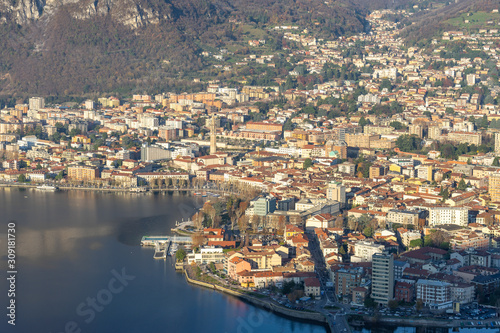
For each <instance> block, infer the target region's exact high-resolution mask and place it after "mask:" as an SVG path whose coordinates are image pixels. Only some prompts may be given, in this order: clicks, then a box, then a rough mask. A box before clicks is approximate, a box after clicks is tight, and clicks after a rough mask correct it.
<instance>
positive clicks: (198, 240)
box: [191, 232, 205, 248]
mask: <svg viewBox="0 0 500 333" xmlns="http://www.w3.org/2000/svg"><path fill="white" fill-rule="evenodd" d="M191 240H192V241H193V248H195V247H200V246H201V245H203V243H204V242H205V238H204V237H203V235H202V234H201V232H195V233H194V234H192V235H191Z"/></svg>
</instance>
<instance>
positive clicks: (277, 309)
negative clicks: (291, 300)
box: [182, 266, 334, 333]
mask: <svg viewBox="0 0 500 333" xmlns="http://www.w3.org/2000/svg"><path fill="white" fill-rule="evenodd" d="M182 271H183V274H184V277H185V278H186V281H187V282H188V283H190V284H193V285H196V286H200V287H205V288H208V289H212V290H215V291H219V292H222V293H223V294H227V295H231V296H234V297H237V298H239V299H241V300H243V301H245V302H248V303H250V304H252V305H254V306H256V307H259V308H262V309H264V310H266V311H269V312H271V313H273V314H276V315H281V316H283V317H286V318H288V319H291V320H297V321H304V322H309V323H313V324H317V325H321V326H323V327H325V328H326V329H327V332H330V333H332V332H334V328H333V327H331V326H330V325H329V322H328V320H327V318H326V317H325V315H323V314H322V313H319V312H303V311H297V310H292V309H288V308H285V307H283V306H279V305H276V304H274V303H271V302H269V301H267V300H262V299H258V298H256V297H253V296H250V295H247V294H245V293H242V292H239V291H236V290H232V289H228V288H226V287H223V286H219V285H216V284H211V283H207V282H203V281H199V280H196V279H192V278H190V277H189V274H188V272H187V270H186V269H184V266H183V268H182Z"/></svg>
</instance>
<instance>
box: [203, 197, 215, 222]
mask: <svg viewBox="0 0 500 333" xmlns="http://www.w3.org/2000/svg"><path fill="white" fill-rule="evenodd" d="M203 211H204V212H205V213H206V214H208V216H210V219H211V220H212V228H215V223H216V221H215V215H216V213H217V212H216V211H215V208H214V207H213V206H212V205H211V204H210V203H208V202H207V203H206V204H205V206H203Z"/></svg>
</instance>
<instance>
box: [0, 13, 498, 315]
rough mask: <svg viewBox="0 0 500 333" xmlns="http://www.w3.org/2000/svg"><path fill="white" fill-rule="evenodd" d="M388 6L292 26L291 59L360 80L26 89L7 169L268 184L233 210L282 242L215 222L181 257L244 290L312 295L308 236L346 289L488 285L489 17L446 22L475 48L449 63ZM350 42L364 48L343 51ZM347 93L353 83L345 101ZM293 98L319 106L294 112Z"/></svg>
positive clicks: (84, 179) (12, 128)
mask: <svg viewBox="0 0 500 333" xmlns="http://www.w3.org/2000/svg"><path fill="white" fill-rule="evenodd" d="M387 14H403V15H407V13H406V12H404V11H400V12H397V13H395V12H393V11H377V12H374V13H372V15H370V16H369V17H368V19H369V21H370V23H371V25H372V32H371V33H369V34H360V35H356V36H351V37H343V38H339V39H336V40H332V41H325V40H319V39H318V40H317V39H316V38H314V37H312V36H310V35H309V34H308V33H304V32H298V29H296V27H294V28H293V29H286V31H287V32H285V34H284V38H285V39H289V40H292V41H294V42H297V43H300V44H301V45H303V46H304V48H305V49H301V50H297V51H293V54H291V55H290V57H288V58H287V61H292V60H291V59H292V58H294V57H292V56H297V59H300V60H298V61H297V62H296V63H293V65H295V66H301V68H303V69H304V68H305V71H306V72H307V73H321V71H322V70H323V67H324V65H325V64H329V65H330V66H338V68H346V67H349V66H354V68H356V69H357V71H358V74H359V75H358V77H357V79H355V80H347V79H345V78H343V79H342V78H341V79H335V78H333V79H331V80H330V81H327V82H323V83H320V84H316V85H314V87H313V89H287V90H283V89H282V91H280V89H278V87H277V86H274V85H273V86H269V87H257V86H244V87H243V88H241V89H237V88H228V87H224V85H223V84H222V83H221V82H220V81H214V82H211V83H210V84H209V85H208V87H207V91H205V92H199V93H193V94H175V93H164V94H159V95H156V96H150V95H133V96H132V98H130V99H127V100H120V99H118V98H116V97H106V98H100V99H99V100H98V103H97V101H91V100H89V101H85V102H84V103H81V104H80V105H78V104H77V105H71V106H61V105H58V106H53V105H47V103H45V101H44V99H43V98H41V97H33V98H30V99H29V102H28V104H18V105H16V106H15V107H12V108H5V109H3V110H1V111H0V153H1V155H0V157H1V161H0V162H1V164H0V180H1V181H4V182H17V181H31V182H32V183H43V182H46V181H57V182H60V183H61V184H79V185H82V184H83V185H88V186H117V187H123V188H137V187H141V186H144V187H148V188H169V187H174V186H183V187H187V186H192V185H194V184H205V183H207V182H211V183H214V184H219V185H231V186H234V188H238V189H244V188H246V189H254V190H256V193H260V195H257V196H256V197H252V198H246V199H247V201H248V207H247V208H246V210H245V212H244V214H243V218H245V219H247V224H248V225H249V226H252V227H253V228H254V231H255V232H257V234H258V232H259V231H272V232H274V233H275V234H276V235H278V236H277V239H275V240H271V241H265V242H262V241H260V240H258V239H257V238H255V239H252V244H246V246H240V248H237V247H236V245H237V244H236V242H235V241H232V240H228V239H227V237H225V236H224V233H223V231H222V230H223V229H213V230H205V234H204V235H205V240H206V242H204V245H203V247H202V248H201V250H200V252H197V253H192V254H190V255H189V256H188V260H189V262H193V263H199V264H202V263H208V262H215V263H217V264H220V265H221V267H222V269H224V270H225V271H226V273H227V275H228V277H229V278H230V279H232V280H233V281H236V282H238V283H239V284H241V285H242V286H244V287H245V286H246V287H250V286H251V287H259V288H264V287H268V286H270V285H277V286H279V285H282V284H283V283H285V282H289V281H294V282H296V283H303V284H304V288H305V290H306V293H307V294H311V295H315V296H319V295H320V288H321V286H320V283H319V280H318V279H317V276H316V273H315V272H314V267H315V264H316V263H315V260H314V259H313V256H312V255H311V251H310V249H309V242H310V241H311V240H312V238H315V240H317V241H318V244H319V246H320V251H321V254H322V260H323V261H324V263H325V264H326V265H327V268H328V271H329V273H330V281H331V282H332V283H333V285H334V290H335V292H336V293H337V295H338V296H340V297H341V298H342V299H343V300H344V301H345V302H352V303H353V304H362V303H363V302H364V300H365V299H366V298H367V297H371V298H372V299H373V300H374V301H375V302H377V303H381V304H387V303H388V302H390V301H391V300H398V301H405V302H414V301H421V302H422V303H423V304H424V305H425V306H428V307H430V308H433V309H444V308H448V307H450V306H452V304H453V303H461V304H464V303H469V302H471V301H473V300H476V299H478V298H480V299H484V298H487V295H488V294H489V293H491V292H492V291H494V290H496V289H497V288H498V287H499V286H500V251H499V244H500V226H499V225H500V209H499V206H500V172H499V171H500V164H499V161H498V157H499V156H498V155H499V154H500V126H496V124H497V122H498V120H500V107H499V106H498V103H497V101H498V95H497V94H498V93H500V87H499V86H498V79H497V81H496V82H494V78H495V77H496V76H495V75H498V74H495V72H497V73H498V67H499V64H500V62H499V61H500V59H499V56H498V48H497V46H496V45H497V44H495V43H496V42H495V43H490V42H492V41H494V40H497V39H498V37H499V36H500V35H499V33H498V29H496V28H491V29H483V30H480V31H478V32H477V33H463V32H456V31H455V32H453V31H448V32H445V33H444V34H443V37H442V41H441V42H443V41H444V42H452V41H456V40H460V41H461V42H463V43H465V45H466V46H467V47H468V48H470V49H471V50H472V51H477V52H481V54H482V55H483V57H473V58H471V57H467V56H464V57H462V58H459V59H455V58H450V57H448V56H447V54H446V48H445V46H442V45H441V44H439V43H440V41H435V44H436V49H435V52H433V53H431V54H426V53H425V52H423V51H422V50H419V49H418V48H404V47H402V46H403V41H402V39H401V38H399V37H398V36H397V27H398V26H397V24H396V23H393V22H391V21H388V20H385V19H384V17H385V15H387ZM262 43H264V41H252V42H251V43H250V46H253V47H257V46H259V45H260V44H262ZM360 45H362V46H360ZM360 47H361V48H362V52H361V53H356V55H354V56H349V57H345V56H344V55H343V51H344V50H347V49H350V48H360ZM360 54H362V55H360ZM259 59H263V60H262V61H261V62H262V63H263V64H266V63H267V64H271V63H272V62H273V59H274V58H273V57H272V56H266V57H265V59H264V58H259V57H252V56H249V57H248V59H246V60H245V61H247V62H248V61H254V60H255V61H257V60H259ZM221 61H223V60H221ZM436 64H439V66H438V65H436ZM492 64H493V66H492ZM289 75H290V76H291V77H298V76H300V74H299V73H297V71H296V70H293V71H291V72H290V73H289ZM482 85H488V86H489V88H488V95H487V96H482V95H481V94H480V91H484V90H481V89H476V90H474V89H473V91H472V92H471V91H469V90H470V89H469V90H467V89H466V88H467V87H479V86H482ZM357 90H362V91H363V93H361V94H358V95H357V96H356V97H354V93H355V91H357ZM275 98H282V99H285V101H286V105H287V107H286V108H282V107H278V106H274V107H271V108H270V109H269V110H268V111H266V113H265V114H263V113H261V110H260V109H259V107H258V106H257V105H255V104H254V103H253V102H255V101H263V102H270V101H272V100H273V99H275ZM325 99H328V100H329V101H331V100H332V99H333V100H335V101H337V102H339V101H342V100H346V99H351V100H352V103H353V104H352V105H354V109H353V110H351V111H352V112H351V111H350V112H344V113H342V114H341V115H338V114H337V115H335V116H334V117H331V116H328V114H329V113H330V112H333V111H336V109H335V106H334V105H332V104H325V103H319V102H321V101H323V100H325ZM298 101H301V103H305V104H309V105H316V106H315V108H316V111H315V112H314V113H311V112H302V107H301V106H300V103H297V102H298ZM273 105H274V104H273ZM391 108H396V109H397V110H396V111H394V112H392V111H390V110H391ZM377 110H385V111H384V112H378V111H377ZM387 110H389V112H387ZM256 114H259V117H257V118H256V117H255V115H256ZM478 120H481V122H479V121H478ZM499 125H500V124H499ZM401 138H413V139H415V141H412V142H417V143H418V145H419V147H420V146H423V147H442V145H443V144H446V143H451V147H452V148H450V149H453V148H454V147H459V148H460V147H461V148H460V149H459V150H458V151H457V152H456V153H455V155H453V154H448V153H447V156H448V158H444V157H443V156H442V155H443V154H445V153H446V151H445V150H439V149H437V148H436V149H434V148H433V150H432V149H430V148H429V149H427V150H425V151H426V153H425V154H424V153H422V150H420V149H416V147H411V149H406V147H403V145H402V144H401V140H399V139H401ZM398 140H399V141H398ZM413 148H415V149H413ZM462 148H463V149H462ZM490 148H492V149H490ZM417 150H418V152H417V153H415V152H410V151H417ZM451 155H453V158H451V157H450V156H451ZM222 248H227V249H232V250H230V251H229V252H228V251H225V252H223V251H222ZM443 249H446V250H443Z"/></svg>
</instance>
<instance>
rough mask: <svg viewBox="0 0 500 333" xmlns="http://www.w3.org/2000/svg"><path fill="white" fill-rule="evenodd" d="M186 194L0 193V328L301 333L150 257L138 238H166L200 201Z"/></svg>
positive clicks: (298, 326)
mask: <svg viewBox="0 0 500 333" xmlns="http://www.w3.org/2000/svg"><path fill="white" fill-rule="evenodd" d="M202 200H203V199H201V198H194V197H190V196H187V195H174V194H169V195H161V194H160V195H144V194H140V195H137V194H128V193H127V194H119V193H98V192H77V191H60V192H55V193H51V192H39V191H35V190H22V189H9V188H6V189H0V212H1V213H0V214H1V215H0V216H1V227H0V246H1V247H2V249H1V252H0V253H2V260H1V263H0V269H1V270H2V272H4V274H3V275H4V276H5V275H6V271H7V256H6V253H7V244H6V232H7V223H8V222H9V221H15V222H16V234H17V238H16V240H17V244H16V251H17V258H16V261H17V262H16V265H17V271H18V273H17V281H16V297H15V300H16V304H17V308H16V326H15V327H13V326H11V325H8V324H7V319H8V318H7V317H6V313H7V310H6V307H7V305H8V297H7V290H8V285H7V281H6V279H5V278H2V280H1V282H0V295H1V297H0V300H1V301H0V302H1V304H0V305H1V308H2V309H4V310H3V311H4V313H3V314H2V317H1V318H2V322H1V323H0V332H37V333H45V332H47V333H49V332H52V333H59V332H122V333H132V332H141V333H142V332H146V331H153V332H176V333H177V332H180V333H182V332H186V333H188V332H189V333H192V332H200V333H201V332H214V333H224V332H238V333H239V332H245V333H250V332H259V333H265V332H273V333H279V332H297V333H298V332H311V333H319V332H321V333H323V332H325V331H326V330H325V328H324V327H322V326H317V325H311V324H307V323H302V322H296V321H291V320H288V319H286V318H283V317H280V316H276V315H273V314H270V313H268V312H267V311H264V310H261V309H259V308H256V307H254V306H252V305H249V304H247V303H244V302H242V301H240V300H238V299H237V298H234V297H231V296H227V295H224V294H221V293H218V292H214V291H211V290H207V289H203V288H199V287H194V286H191V285H189V284H187V283H186V281H185V279H184V277H183V275H181V274H179V273H176V272H175V271H174V269H173V267H172V263H173V262H172V260H170V259H168V260H166V261H164V260H154V259H153V250H152V249H143V248H141V247H140V246H139V242H140V239H141V237H142V236H143V235H154V234H160V235H162V234H170V228H171V227H172V226H173V225H174V223H175V221H176V220H178V221H180V220H181V219H182V218H184V219H186V218H188V217H189V216H191V214H192V213H193V211H194V210H195V208H196V207H199V206H200V205H202V204H203V202H202Z"/></svg>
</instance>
